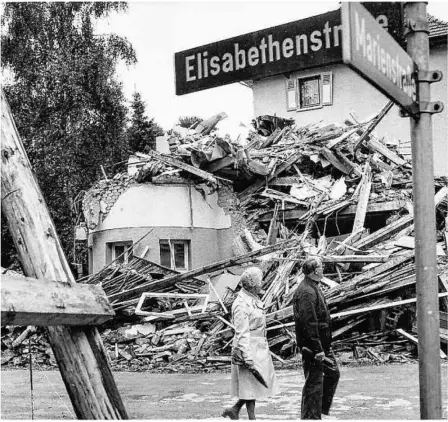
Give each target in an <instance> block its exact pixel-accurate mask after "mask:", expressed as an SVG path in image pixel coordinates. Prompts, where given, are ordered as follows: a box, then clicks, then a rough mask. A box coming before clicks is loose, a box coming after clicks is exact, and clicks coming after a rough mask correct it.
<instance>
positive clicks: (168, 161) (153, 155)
mask: <svg viewBox="0 0 448 422" xmlns="http://www.w3.org/2000/svg"><path fill="white" fill-rule="evenodd" d="M135 155H136V156H137V157H139V158H145V159H147V160H152V159H155V160H159V161H162V162H163V163H165V164H168V165H170V166H173V167H177V168H180V169H182V170H185V171H187V172H189V173H191V174H194V175H195V176H199V177H201V178H202V179H205V180H207V181H209V182H211V183H214V184H216V185H217V184H219V182H218V178H216V177H215V176H213V175H212V174H210V173H208V172H206V171H204V170H200V169H198V168H196V167H194V166H190V164H186V163H184V162H182V161H179V160H176V159H175V158H173V157H167V156H166V155H162V154H160V153H159V152H157V151H151V150H150V151H149V152H148V154H142V153H141V152H136V153H135ZM220 179H222V178H220ZM222 180H225V179H222ZM228 182H230V180H229V181H228Z"/></svg>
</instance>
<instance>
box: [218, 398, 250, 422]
mask: <svg viewBox="0 0 448 422" xmlns="http://www.w3.org/2000/svg"><path fill="white" fill-rule="evenodd" d="M244 403H246V400H238V401H237V402H236V403H235V404H234V405H233V406H232V407H227V408H226V409H224V412H222V416H223V417H224V418H229V419H232V420H238V419H239V418H240V417H239V416H240V410H241V408H242V407H243V405H244Z"/></svg>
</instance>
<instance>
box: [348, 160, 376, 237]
mask: <svg viewBox="0 0 448 422" xmlns="http://www.w3.org/2000/svg"><path fill="white" fill-rule="evenodd" d="M360 183H361V189H360V191H359V196H358V204H357V206H356V214H355V221H354V222H353V228H352V233H356V232H358V231H359V230H361V229H363V228H364V221H365V219H366V213H367V206H368V204H369V197H370V190H371V188H372V172H371V170H370V165H369V163H366V166H365V169H364V173H363V176H362V179H361V182H360Z"/></svg>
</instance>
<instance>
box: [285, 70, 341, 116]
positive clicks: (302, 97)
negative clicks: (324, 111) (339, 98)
mask: <svg viewBox="0 0 448 422" xmlns="http://www.w3.org/2000/svg"><path fill="white" fill-rule="evenodd" d="M286 102H287V110H288V111H292V110H297V111H303V110H309V109H314V108H319V107H324V106H330V105H333V74H332V72H325V73H319V74H315V75H309V76H306V77H303V78H296V79H288V80H287V81H286Z"/></svg>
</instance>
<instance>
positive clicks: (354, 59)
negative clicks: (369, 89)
mask: <svg viewBox="0 0 448 422" xmlns="http://www.w3.org/2000/svg"><path fill="white" fill-rule="evenodd" d="M341 15H342V19H341V20H342V25H343V44H342V58H343V61H344V63H345V64H347V65H349V66H350V67H352V68H353V69H354V70H355V71H356V72H358V73H360V74H361V76H362V77H363V78H364V79H367V80H368V81H369V82H370V83H371V84H372V85H374V86H375V87H376V88H378V89H379V90H380V91H381V92H382V93H383V94H384V95H386V96H387V97H389V98H390V99H391V100H392V101H394V102H395V103H397V104H399V105H401V106H402V107H403V108H405V109H407V110H408V111H410V112H412V111H413V110H412V109H413V106H414V105H415V101H416V83H415V79H414V75H415V71H416V69H417V67H416V64H415V63H414V61H413V60H412V58H411V57H409V55H408V54H407V53H406V51H405V50H403V48H402V47H401V46H400V45H399V44H398V43H397V42H396V41H395V40H394V39H393V38H392V37H391V36H390V35H389V34H388V33H387V31H385V30H384V29H383V28H382V27H381V26H380V25H378V23H377V22H376V21H375V19H374V18H373V17H372V15H371V14H370V13H369V12H368V11H367V10H366V9H365V8H364V7H363V6H362V5H361V4H359V3H354V2H347V3H342V6H341Z"/></svg>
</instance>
